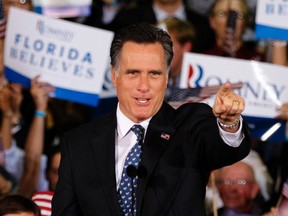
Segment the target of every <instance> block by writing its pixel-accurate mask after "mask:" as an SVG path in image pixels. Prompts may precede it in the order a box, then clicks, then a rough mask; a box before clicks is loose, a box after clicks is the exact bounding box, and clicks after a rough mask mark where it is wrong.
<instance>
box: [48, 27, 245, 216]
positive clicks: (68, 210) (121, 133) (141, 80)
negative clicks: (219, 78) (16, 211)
mask: <svg viewBox="0 0 288 216" xmlns="http://www.w3.org/2000/svg"><path fill="white" fill-rule="evenodd" d="M110 57H111V65H112V80H113V83H114V85H115V88H116V91H117V96H118V101H119V102H118V106H117V109H116V110H115V111H114V112H112V113H110V114H108V115H106V116H103V117H101V118H99V119H97V120H94V121H92V122H91V123H88V124H86V125H84V126H82V127H80V128H78V129H75V130H72V131H71V132H68V133H66V134H65V135H63V136H62V140H61V145H62V151H61V162H60V167H59V179H58V182H57V186H56V190H55V194H54V196H53V201H52V215H53V216H56V215H57V216H58V215H61V216H65V215H69V216H76V215H82V216H84V215H85V216H88V215H91V216H92V215H102V216H105V215H107V216H108V215H109V216H111V215H119V216H120V215H122V214H125V215H191V214H193V215H205V210H204V197H205V190H206V184H207V181H208V178H209V173H210V172H211V171H212V170H213V169H217V168H220V167H222V166H225V165H229V164H232V163H234V162H236V161H239V160H241V159H242V158H244V157H245V156H246V155H247V154H248V153H249V151H250V144H249V135H248V133H247V127H246V124H245V122H244V120H243V119H242V118H241V113H242V112H243V110H244V107H245V102H244V99H243V98H242V97H240V96H239V95H237V94H235V93H234V92H233V91H231V90H230V87H231V84H230V83H225V84H223V86H222V87H221V88H220V89H219V91H218V92H217V95H216V99H215V104H214V106H213V109H212V108H211V107H210V106H208V105H207V104H204V103H189V104H184V105H182V106H181V107H179V108H178V109H177V110H175V109H173V108H172V107H171V106H170V105H168V104H167V103H166V102H164V96H165V91H166V87H167V82H168V72H169V67H170V63H171V60H172V58H173V46H172V42H171V38H170V36H169V35H168V34H167V32H165V31H163V30H162V29H160V28H157V27H155V26H154V25H150V24H145V23H141V24H134V25H129V26H127V27H125V28H123V29H121V30H120V31H119V32H117V33H116V35H115V37H114V39H113V41H112V45H111V49H110ZM131 149H132V151H130V150H131Z"/></svg>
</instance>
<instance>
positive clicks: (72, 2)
mask: <svg viewBox="0 0 288 216" xmlns="http://www.w3.org/2000/svg"><path fill="white" fill-rule="evenodd" d="M32 2H33V6H34V10H35V12H37V13H40V14H44V15H46V16H49V17H54V18H65V17H81V16H89V15H90V13H91V4H92V0H81V1H79V0H57V1H55V0H32Z"/></svg>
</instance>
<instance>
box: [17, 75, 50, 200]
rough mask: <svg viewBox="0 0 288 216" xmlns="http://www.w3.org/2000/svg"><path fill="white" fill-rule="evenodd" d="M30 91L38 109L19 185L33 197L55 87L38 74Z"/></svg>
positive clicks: (21, 189) (29, 135)
mask: <svg viewBox="0 0 288 216" xmlns="http://www.w3.org/2000/svg"><path fill="white" fill-rule="evenodd" d="M30 92H31V95H32V97H33V99H34V102H35V105H36V111H35V116H34V118H33V121H32V125H31V127H30V129H29V133H28V136H27V140H26V143H25V160H24V173H25V175H22V178H21V180H20V185H19V193H20V194H22V195H25V196H27V197H31V196H32V194H33V193H34V192H35V190H36V188H37V185H38V181H39V177H40V172H41V162H42V163H43V161H42V160H41V158H42V153H43V148H44V131H45V116H46V110H47V106H48V100H49V94H50V93H52V92H54V88H53V87H52V86H51V85H49V84H48V83H46V82H40V81H39V77H38V76H37V77H36V78H34V79H32V81H31V90H30ZM40 181H41V178H40ZM31 184H32V185H33V186H32V187H31Z"/></svg>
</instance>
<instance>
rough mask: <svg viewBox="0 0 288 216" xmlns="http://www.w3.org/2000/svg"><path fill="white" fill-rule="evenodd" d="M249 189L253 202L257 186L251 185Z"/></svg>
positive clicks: (257, 190)
mask: <svg viewBox="0 0 288 216" xmlns="http://www.w3.org/2000/svg"><path fill="white" fill-rule="evenodd" d="M250 189H251V193H250V194H251V199H253V200H254V199H255V198H256V196H257V194H258V192H259V190H260V188H259V185H258V184H257V183H256V182H254V183H253V184H252V185H251V187H250Z"/></svg>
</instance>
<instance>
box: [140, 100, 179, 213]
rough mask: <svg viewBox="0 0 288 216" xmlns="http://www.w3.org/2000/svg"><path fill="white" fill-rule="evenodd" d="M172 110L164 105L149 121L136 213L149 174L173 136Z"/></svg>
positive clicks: (144, 144)
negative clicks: (143, 172) (142, 175)
mask: <svg viewBox="0 0 288 216" xmlns="http://www.w3.org/2000/svg"><path fill="white" fill-rule="evenodd" d="M173 116H174V110H173V109H172V108H171V107H170V106H168V105H167V104H164V105H163V106H162V108H161V109H160V111H159V112H158V113H157V114H156V115H155V116H154V117H153V118H152V119H151V122H150V124H149V127H148V129H147V134H146V137H145V141H144V143H143V155H142V159H141V165H142V166H143V167H144V169H145V174H144V177H143V178H141V177H140V178H139V180H138V186H137V203H138V205H137V212H140V209H141V205H142V202H143V198H144V192H145V188H146V187H147V184H148V182H149V179H150V177H151V174H152V173H153V170H154V168H155V166H156V165H157V162H158V161H159V159H160V157H161V155H162V154H163V152H164V151H165V149H166V148H167V147H168V146H169V144H170V141H171V139H172V137H173V134H174V131H175V130H174V128H173V126H172V119H173Z"/></svg>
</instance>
